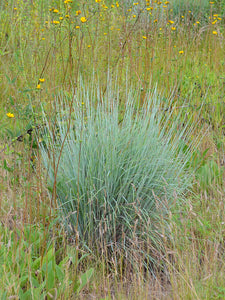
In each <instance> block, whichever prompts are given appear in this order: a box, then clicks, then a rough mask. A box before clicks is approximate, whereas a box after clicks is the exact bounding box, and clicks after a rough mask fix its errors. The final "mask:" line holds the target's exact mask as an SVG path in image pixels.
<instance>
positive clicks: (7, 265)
mask: <svg viewBox="0 0 225 300" xmlns="http://www.w3.org/2000/svg"><path fill="white" fill-rule="evenodd" d="M1 235H2V236H1V248H0V262H1V266H0V277H1V279H0V282H1V286H4V289H3V290H1V293H0V295H1V299H8V297H9V296H11V297H13V296H19V299H21V300H26V299H27V300H28V299H52V298H53V297H56V298H57V297H61V296H66V294H65V293H68V292H69V290H68V286H71V290H73V291H74V292H76V293H79V292H80V291H81V289H82V288H83V287H84V286H85V285H86V284H87V282H88V281H89V280H90V278H91V276H92V273H93V269H88V270H87V272H86V273H84V274H82V275H81V279H80V280H79V279H77V280H76V282H75V284H73V280H72V279H71V278H67V277H68V274H67V273H68V272H69V264H70V262H71V263H72V262H73V263H74V259H72V258H70V256H69V255H68V253H70V255H71V254H73V255H75V254H74V252H71V251H69V249H68V253H67V255H65V254H64V256H62V249H61V248H59V249H55V245H54V244H53V243H52V242H47V247H46V249H43V246H44V244H45V239H46V236H45V234H44V229H43V227H41V228H38V227H37V226H28V227H25V228H24V229H23V231H20V230H18V229H15V231H9V230H8V229H5V231H4V228H3V227H1ZM42 251H43V254H42V253H41V252H42ZM81 259H82V258H81ZM81 259H80V260H81ZM73 285H74V286H73ZM66 287H67V291H65V289H66ZM56 298H55V299H56Z"/></svg>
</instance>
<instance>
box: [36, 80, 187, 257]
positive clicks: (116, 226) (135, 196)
mask: <svg viewBox="0 0 225 300" xmlns="http://www.w3.org/2000/svg"><path fill="white" fill-rule="evenodd" d="M137 98H138V95H137V94H135V93H134V92H133V91H130V92H127V94H126V100H125V106H124V107H123V111H121V107H122V106H120V105H119V92H118V90H117V89H116V90H115V89H113V88H111V87H109V88H108V90H107V91H106V93H105V95H104V96H101V92H100V90H99V89H96V90H95V89H92V90H91V92H89V91H88V88H86V87H84V86H83V85H82V84H81V88H80V90H79V91H78V92H77V93H76V95H75V96H74V97H73V98H72V99H71V98H66V97H65V95H64V96H61V97H58V98H57V99H56V103H55V109H56V116H55V118H54V128H55V129H54V131H52V128H51V126H49V125H48V135H49V137H48V138H46V139H45V146H43V147H42V149H41V152H42V157H43V162H44V164H45V166H46V168H47V170H48V175H49V177H48V178H49V187H50V190H51V191H52V192H53V194H54V188H56V189H55V192H56V193H55V195H56V198H57V202H58V208H59V209H60V210H61V212H62V214H63V216H64V220H65V222H66V225H67V227H68V228H71V229H72V232H73V233H74V234H78V235H79V242H80V243H81V244H82V245H83V246H85V247H86V248H88V249H89V250H91V251H92V252H93V253H103V255H104V256H108V257H109V256H110V257H111V255H112V254H113V257H114V262H115V257H117V254H118V255H120V257H121V255H122V256H124V257H129V260H130V261H131V262H132V261H133V260H138V259H139V258H140V256H142V257H143V253H144V257H145V258H147V257H148V258H150V259H153V256H151V255H152V254H153V252H154V251H155V249H157V251H159V249H161V248H162V238H161V235H162V232H161V230H160V228H161V225H160V223H161V218H162V217H165V216H166V214H167V213H168V210H169V209H170V207H171V205H172V203H173V202H174V197H175V196H174V195H175V194H176V195H179V196H181V197H182V195H183V193H184V192H185V190H187V189H188V187H189V186H190V184H191V176H190V174H189V172H188V170H186V163H187V162H188V161H189V159H190V156H191V150H190V148H185V147H186V144H185V143H184V142H183V140H182V139H184V138H185V137H187V133H185V132H187V128H186V126H185V127H184V128H183V129H182V131H178V130H177V128H178V122H179V117H178V119H177V121H174V122H173V123H172V124H170V122H171V114H172V113H168V115H167V116H165V112H164V111H163V110H162V103H160V97H159V96H158V95H157V89H155V91H154V92H153V93H148V94H147V96H146V99H145V102H144V104H143V106H142V107H138V106H137V105H136V102H137V101H136V100H135V99H137ZM68 119H69V122H68ZM46 124H48V122H47V121H46ZM184 145H185V146H184ZM185 149H186V150H185ZM176 198H177V197H176ZM164 231H165V232H166V230H164ZM153 249H154V251H153Z"/></svg>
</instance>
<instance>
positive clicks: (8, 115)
mask: <svg viewBox="0 0 225 300" xmlns="http://www.w3.org/2000/svg"><path fill="white" fill-rule="evenodd" d="M6 116H7V117H8V118H14V114H12V113H10V112H9V113H7V114H6Z"/></svg>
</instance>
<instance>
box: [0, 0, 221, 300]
mask: <svg viewBox="0 0 225 300" xmlns="http://www.w3.org/2000/svg"><path fill="white" fill-rule="evenodd" d="M168 2H169V3H168ZM224 16H225V6H224V3H223V1H206V0H204V1H203V0H201V1H194V0H193V1H176V0H173V1H140V2H135V3H133V2H131V1H121V2H120V1H118V2H116V1H115V2H112V1H81V2H79V3H78V2H75V1H59V0H58V1H53V0H41V1H14V0H11V1H1V3H0V24H1V26H0V74H1V77H0V91H1V93H0V101H1V106H0V107H1V109H0V120H1V121H0V136H1V149H0V151H1V168H0V170H1V171H0V174H1V181H0V197H1V198H0V210H1V227H0V237H1V238H0V261H1V267H0V274H1V276H0V282H1V292H0V295H1V298H2V299H8V297H10V296H11V297H13V296H14V297H17V298H19V299H37V298H40V299H46V298H45V297H48V298H51V297H52V298H54V299H76V298H78V299H91V298H94V299H127V298H128V299H223V298H224V297H225V288H224V286H225V281H224V278H225V264H224V250H225V249H224V234H225V231H224V228H225V227H224V226H225V214H224V211H225V210H224V198H225V190H224V160H225V156H224V155H225V154H224V146H225V139H224V133H225V131H224V130H225V129H224V126H225V124H224V113H225V95H224V84H225V73H224V63H225V60H224V57H225V56H224V24H225V22H224V20H225V19H224ZM109 78H110V80H109ZM156 86H157V90H156V91H157V93H156V94H157V95H156V96H157V97H158V98H159V100H160V101H159V103H160V105H159V108H158V109H159V112H160V114H163V115H164V118H163V119H161V122H159V119H157V120H158V123H157V122H156V123H154V122H153V123H152V124H153V128H156V127H157V126H159V127H157V128H158V129H157V130H159V131H157V130H156V132H157V134H156V136H157V135H159V136H160V132H163V133H161V134H162V139H165V137H166V136H167V135H166V133H167V134H169V135H170V136H171V135H172V133H171V131H170V130H171V128H175V126H176V128H177V132H182V131H183V132H184V133H185V134H186V137H187V138H188V139H186V140H184V144H182V145H181V141H183V140H182V139H181V135H179V134H178V133H176V132H175V133H174V135H173V138H171V141H170V143H171V144H170V146H169V148H171V149H173V151H174V152H176V154H177V155H178V152H179V151H177V150H176V151H175V149H178V148H177V145H178V142H179V143H180V147H181V148H182V147H183V150H185V149H189V147H190V145H191V144H192V143H193V141H196V144H198V146H195V147H193V148H192V151H191V158H189V160H188V164H186V167H188V168H190V169H191V170H192V171H193V170H194V173H191V174H192V189H191V190H189V191H188V192H186V193H185V196H184V195H183V198H184V199H183V201H182V205H180V204H179V203H180V201H178V200H179V196H178V195H177V194H174V195H173V196H172V197H171V199H172V201H171V202H173V205H170V206H169V207H167V211H166V218H165V215H164V214H163V213H159V214H158V218H159V219H160V222H158V224H157V226H158V227H157V232H156V233H157V234H159V235H160V239H157V241H158V244H159V243H161V244H162V245H163V248H160V250H159V249H158V248H157V242H156V243H155V245H154V243H153V246H154V247H152V249H151V251H150V249H148V250H149V252H148V254H151V256H154V259H155V262H156V261H157V264H156V265H157V266H158V267H156V265H154V266H155V268H154V272H149V273H148V272H146V268H145V267H144V259H143V256H141V255H137V256H136V257H135V258H136V259H137V264H136V269H135V272H134V271H133V269H132V267H131V265H130V264H129V263H127V262H126V260H125V259H124V258H126V257H125V255H124V253H125V252H123V255H121V260H120V263H119V264H117V263H116V262H115V259H116V258H118V257H117V256H112V258H113V259H114V261H113V260H111V261H110V259H109V256H108V255H110V253H109V251H108V250H107V251H106V252H105V253H106V255H102V254H103V253H104V251H103V250H104V249H105V246H104V243H102V244H101V243H100V242H99V241H97V238H96V235H95V234H96V232H97V231H95V230H93V229H96V228H95V226H96V223H94V221H96V220H98V217H99V215H98V214H96V215H95V218H94V219H93V224H92V223H90V224H89V227H88V230H89V232H88V234H87V236H88V239H87V240H88V241H89V242H90V239H92V241H95V242H96V243H97V244H98V245H100V246H103V247H100V246H99V248H98V247H97V249H98V250H99V255H96V254H95V255H94V254H93V248H94V247H96V245H95V246H93V243H89V244H87V243H86V246H87V245H88V247H89V248H91V247H92V246H93V248H92V249H88V250H87V247H86V248H85V247H82V245H81V244H82V243H81V240H80V239H79V237H78V235H71V234H70V235H69V234H68V227H65V226H64V224H65V223H66V222H67V219H66V220H65V216H64V217H62V215H61V214H59V213H58V211H59V207H58V205H59V202H57V201H58V199H60V195H59V190H58V189H57V181H56V182H55V184H54V181H55V178H56V177H55V178H54V176H55V175H54V174H55V173H54V172H55V171H56V170H55V169H54V164H53V170H52V174H53V175H52V176H53V177H52V178H53V186H52V188H51V187H49V184H48V183H49V181H48V179H47V178H48V174H47V172H46V168H44V165H43V159H42V156H41V151H40V146H41V149H42V150H44V149H48V150H50V151H49V154H50V155H51V157H53V160H54V161H57V155H59V153H58V149H59V148H57V145H55V144H54V143H52V144H51V143H49V144H48V141H49V139H48V138H47V137H46V136H45V135H44V136H43V132H45V133H46V132H47V130H49V129H51V130H49V132H48V135H50V137H51V138H52V139H55V141H56V142H59V141H60V138H62V140H61V142H62V141H63V137H65V136H67V135H68V133H69V136H70V140H72V141H73V140H74V136H73V135H74V131H69V132H68V133H67V131H66V130H67V125H68V121H69V125H70V126H69V128H70V127H72V126H73V125H74V122H75V121H77V123H78V125H79V124H80V125H81V123H82V122H81V121H82V118H81V119H79V118H78V117H81V115H79V113H80V112H82V107H85V109H87V107H89V105H90V103H89V101H88V99H91V100H92V102H93V106H94V107H95V108H96V107H99V106H97V104H98V103H99V102H98V101H100V103H101V104H102V105H103V107H104V105H106V103H107V99H109V98H110V97H111V98H113V99H112V100H113V101H115V104H116V105H118V107H119V114H117V115H114V118H112V120H111V119H110V118H109V119H107V116H109V115H110V114H109V111H108V112H107V111H104V110H103V111H101V113H99V115H101V116H103V117H104V118H103V119H101V118H99V122H100V123H99V124H100V125H102V123H104V124H103V126H102V128H103V129H105V131H104V130H102V131H99V129H100V125H96V123H94V122H92V123H91V124H94V125H93V126H97V128H98V131H99V132H100V133H101V134H100V137H99V141H97V140H96V139H95V138H94V135H93V134H92V135H91V134H90V132H91V130H90V129H91V128H92V127H91V126H90V127H89V131H88V132H89V135H87V136H86V140H85V139H84V145H85V149H86V151H87V152H82V154H83V156H82V155H80V162H78V163H76V162H75V161H73V160H70V162H69V161H68V156H70V155H71V159H72V158H73V157H74V156H73V155H72V153H74V155H75V154H77V155H78V157H79V148H76V145H74V144H71V145H70V146H68V140H66V139H65V142H64V143H63V147H62V154H60V156H61V155H62V163H64V166H63V165H62V164H59V171H60V172H61V174H62V176H65V174H64V175H63V172H62V170H66V168H67V167H69V163H70V164H72V163H73V164H75V165H76V166H77V167H76V169H74V170H73V172H77V170H78V169H79V168H80V167H81V166H82V167H83V170H84V169H85V168H86V167H84V165H82V164H86V163H87V164H88V166H89V171H90V173H89V174H88V175H90V181H93V179H94V175H93V176H92V175H91V174H92V173H93V174H94V171H93V169H94V167H93V166H95V163H94V160H95V159H98V160H99V157H97V158H95V156H94V152H92V151H91V150H92V149H94V148H96V147H97V145H96V143H97V142H98V143H100V144H101V145H102V149H107V151H106V152H104V151H105V150H104V151H103V152H102V153H107V154H109V153H111V155H112V156H113V154H115V152H113V151H111V152H110V148H112V150H113V147H112V144H113V143H114V142H115V136H114V135H111V138H112V140H110V139H109V140H107V138H106V137H105V134H106V133H107V130H109V131H110V128H113V129H114V130H115V131H117V133H118V139H117V142H116V143H117V144H116V145H118V146H117V147H121V148H120V149H124V148H123V143H122V142H125V141H126V138H127V140H129V139H130V137H128V136H126V134H125V132H122V131H121V132H120V130H122V129H123V126H122V129H121V127H120V126H118V123H119V124H120V125H121V123H122V124H123V118H124V116H126V113H127V110H126V104H127V102H126V101H127V99H128V94H129V95H133V96H132V99H133V98H134V100H135V101H134V103H133V108H132V109H133V111H132V113H131V115H132V118H131V119H130V123H129V122H128V123H129V124H132V122H133V120H135V118H138V116H140V117H139V118H140V119H144V120H145V118H144V117H143V115H141V111H142V109H143V108H144V107H145V104H146V99H150V98H151V97H150V98H148V95H149V94H150V95H153V94H154V91H155V87H156ZM82 90H83V91H85V93H84V92H82V93H83V94H82V93H81V92H80V91H82ZM109 92H110V95H111V96H110V95H109ZM79 93H80V94H79ZM90 95H91V96H90ZM129 97H130V96H129ZM59 99H62V100H60V101H61V102H60V101H59ZM63 99H64V100H63ZM65 99H72V100H73V102H70V101H69V100H68V102H67V101H66V100H65ZM74 99H76V103H78V106H77V107H76V109H75V107H74V106H73V105H72V104H71V103H74ZM151 99H152V98H151ZM63 101H64V102H63ZM82 103H83V104H82ZM148 103H151V102H148ZM68 106H69V111H68ZM151 108H152V106H151ZM70 109H71V111H70ZM43 111H44V113H45V119H44V120H43ZM76 111H77V114H78V115H76V113H75V112H76ZM97 111H98V110H97ZM98 112H99V111H98ZM134 112H136V113H137V114H136V116H135V113H134ZM63 113H64V115H63ZM114 113H115V111H114ZM65 114H66V117H65ZM160 114H159V115H160ZM90 115H91V114H90ZM149 115H150V116H151V114H150V113H149ZM63 118H64V119H63ZM152 118H153V115H152ZM156 118H160V117H159V116H158V115H157V116H156ZM94 119H95V118H94ZM110 120H111V121H110ZM117 120H118V122H116V121H117ZM127 120H128V119H127ZM165 120H166V121H165ZM84 121H85V122H86V120H84ZM112 121H113V122H112ZM148 121H149V122H151V121H150V119H149V120H148ZM63 122H64V123H63ZM79 122H81V123H79ZM140 124H142V125H143V123H140ZM157 124H158V125H157ZM155 125H157V126H156V127H154V126H155ZM60 126H61V127H60ZM98 126H99V127H98ZM132 126H133V125H132ZM132 126H131V128H132ZM134 128H135V127H133V130H134ZM143 128H147V127H144V125H143V126H142V127H141V126H140V127H137V129H136V131H137V132H138V131H140V132H142V130H143ZM190 128H192V130H190ZM161 130H162V131H161ZM166 130H168V131H166ZM134 132H135V130H134ZM57 133H58V134H61V135H59V136H58V135H57ZM150 133H151V132H150ZM151 134H152V133H151ZM199 135H202V136H201V138H200V137H199V138H198V139H197V140H196V137H198V136H199ZM134 136H135V135H134ZM153 137H154V135H153ZM153 137H151V138H153ZM45 138H46V140H45ZM121 138H122V139H121ZM123 138H124V140H123ZM57 139H58V140H57ZM80 140H82V139H80ZM87 140H88V141H89V142H90V144H88V143H87ZM136 142H138V143H139V146H136V148H133V149H131V150H132V151H133V153H134V152H135V151H137V152H136V153H139V152H140V153H142V154H143V156H146V155H147V153H148V151H147V150H146V151H144V149H147V146H148V145H147V144H145V143H143V146H141V144H142V142H141V140H140V136H138V134H137V135H136ZM164 142H165V141H164ZM138 143H137V144H138ZM103 146H104V147H105V148H104V147H103ZM88 147H89V148H88ZM92 147H93V148H92ZM161 147H162V146H161ZM49 148H50V149H49ZM169 148H168V153H170V152H169ZM159 149H161V151H159V155H158V156H157V155H156V154H155V156H156V157H158V159H160V158H162V156H161V155H162V152H163V151H164V150H165V149H164V148H160V147H159ZM179 149H180V148H179ZM63 151H64V152H63ZM66 151H67V152H68V154H66V153H67V152H66ZM132 151H131V152H132ZM138 151H139V152H138ZM75 152H76V153H75ZM124 153H126V152H124ZM154 153H157V151H156V150H155V152H154ZM165 153H166V151H165ZM184 153H185V151H184ZM46 154H48V152H46ZM100 154H101V153H100ZM173 154H175V153H173ZM126 155H128V154H127V153H126ZM129 155H130V154H129ZM165 155H166V154H165ZM168 155H169V154H168ZM114 156H115V155H114ZM87 157H89V158H90V160H93V162H92V165H91V164H90V161H89V162H88V161H87V160H85V159H86V158H87ZM115 157H116V156H115ZM115 157H114V158H115ZM139 157H140V156H138V155H137V156H136V157H134V158H135V161H137V160H138V158H139ZM100 158H102V156H100ZM111 158H112V157H111ZM119 159H120V160H119V161H118V162H117V164H118V165H120V166H121V169H123V168H125V167H124V164H125V163H126V161H128V158H127V157H125V158H124V159H122V158H121V157H119ZM46 161H47V158H46ZM138 162H139V163H140V161H139V160H138ZM108 163H109V164H111V163H112V159H111V160H110V159H109V160H108ZM148 163H149V161H148ZM144 164H145V161H142V162H141V165H143V167H142V169H143V170H144ZM91 166H92V167H91ZM147 166H148V164H146V167H147ZM55 167H56V165H55ZM170 167H171V169H170V170H171V172H170V174H172V171H174V172H175V171H176V168H179V167H180V168H181V169H182V168H183V167H184V165H179V164H178V165H176V166H174V167H173V165H171V166H170ZM100 171H101V170H100V169H99V170H98V172H100ZM114 171H115V172H114V175H115V174H116V168H114ZM136 171H137V172H136V173H137V174H139V175H140V174H141V172H140V170H136ZM164 171H165V170H164ZM85 172H86V171H85ZM101 172H103V173H102V174H103V175H101V176H100V177H101V178H103V177H104V170H103V171H101ZM78 173H79V172H78ZM99 174H100V173H99ZM145 174H146V172H145ZM189 174H190V173H187V177H188V176H190V175H189ZM105 175H107V174H105ZM73 176H74V177H75V176H76V174H75V173H74V175H73ZM85 176H86V175H84V178H82V175H81V177H80V179H79V181H80V180H81V183H82V180H83V181H84V183H82V186H81V188H83V189H84V194H85V193H86V197H88V195H89V194H90V193H92V194H93V189H92V187H93V182H92V186H91V184H90V185H89V181H85V180H84V179H85ZM145 176H146V175H145ZM147 177H148V178H150V177H149V175H148V176H147ZM114 178H115V176H114V177H113V179H114ZM71 179H73V178H72V177H71ZM145 179H146V178H145ZM186 179H188V178H186ZM110 180H112V178H111V179H110ZM127 180H128V179H127ZM141 180H144V179H143V178H139V179H137V184H140V181H141ZM168 180H172V178H171V177H169V178H168ZM66 182H67V183H68V182H69V179H68V180H67V181H63V180H61V184H62V186H61V187H62V190H63V191H64V195H63V196H61V197H62V198H63V197H67V193H68V189H70V191H72V190H71V188H70V187H69V186H68V184H67V185H66ZM119 182H120V183H121V184H118V185H117V192H118V191H120V189H122V190H124V189H126V185H123V184H124V182H123V181H119ZM59 183H60V182H59ZM106 183H107V182H105V183H104V186H106ZM87 184H88V185H87ZM96 184H97V182H95V185H96ZM162 185H163V184H162V183H160V185H159V188H160V189H159V190H160V191H164V187H163V186H162ZM140 186H141V184H140ZM108 187H111V188H112V185H110V182H108ZM176 187H178V186H176ZM98 188H99V189H98V191H99V193H100V186H99V187H98ZM133 189H136V185H135V184H134V187H133ZM128 192H130V191H128ZM143 192H146V191H143ZM73 193H74V195H73ZM108 193H109V191H108ZM75 194H77V191H76V190H75V191H72V192H71V195H73V196H72V198H73V199H74V198H75ZM61 195H62V194H61ZM81 195H82V194H81ZM118 195H119V196H121V195H122V194H121V192H118V194H117V197H118ZM127 195H128V196H126V197H128V198H129V193H128V194H127ZM139 196H140V195H138V197H139ZM148 196H150V195H149V191H148ZM157 196H158V195H157ZM101 197H102V198H103V199H104V201H106V199H107V197H105V198H104V193H103V195H101ZM126 197H125V196H124V198H126ZM132 197H134V195H133V194H132ZM138 197H137V198H138ZM124 198H123V197H121V199H124ZM128 198H126V201H127V199H128ZM64 200H65V199H64ZM160 200H161V198H160ZM129 201H131V200H129ZM131 202H132V201H131ZM105 203H107V204H108V202H107V201H106V202H105ZM121 203H122V202H121ZM110 204H111V205H112V202H111V203H110ZM121 205H122V204H121ZM103 208H104V205H103ZM67 209H68V210H69V208H68V207H67ZM83 209H84V211H83V213H84V217H83V219H82V218H81V220H80V222H81V223H80V224H83V225H84V224H85V222H86V223H88V221H90V220H88V219H87V215H86V216H85V206H84V207H83ZM74 210H76V209H75V208H74V207H73V210H72V211H71V213H72V212H74ZM134 210H135V207H134ZM117 211H121V212H122V213H124V211H123V210H122V209H121V210H120V209H118V210H117ZM68 212H69V211H67V213H68ZM161 212H162V211H161ZM89 213H90V212H89ZM92 215H93V214H92V212H91V213H90V215H89V216H92ZM132 215H133V212H132ZM74 216H76V215H72V218H73V217H74ZM121 216H122V215H121ZM101 217H102V218H103V219H102V220H104V209H103V212H102V216H101ZM130 217H131V216H129V218H130ZM85 218H86V219H85ZM98 221H99V220H98ZM117 221H118V220H117ZM82 222H83V223H82ZM107 222H109V220H108V221H107ZM129 222H130V221H129ZM129 222H128V223H129ZM112 223H113V222H112ZM114 224H116V222H115V223H114ZM134 225H135V224H131V223H129V226H130V228H133V227H132V226H134ZM129 226H128V227H129ZM126 232H127V231H126ZM121 234H123V232H121ZM90 237H91V238H90ZM136 238H137V237H136V236H133V237H130V238H129V239H130V245H129V247H130V251H131V252H132V251H133V250H135V249H136V250H137V247H136V246H137V244H135V243H136V242H137V239H136ZM108 239H109V240H110V239H111V237H110V235H109V238H108ZM148 242H149V240H148ZM148 245H149V244H148ZM162 249H163V251H162ZM139 250H141V251H142V253H143V251H144V250H146V249H145V247H144V246H143V248H141V247H140V248H139ZM24 253H27V255H25V256H24ZM117 253H119V252H117ZM133 253H134V252H133ZM105 257H106V258H107V259H105ZM147 269H148V268H147ZM93 270H94V271H93Z"/></svg>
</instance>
